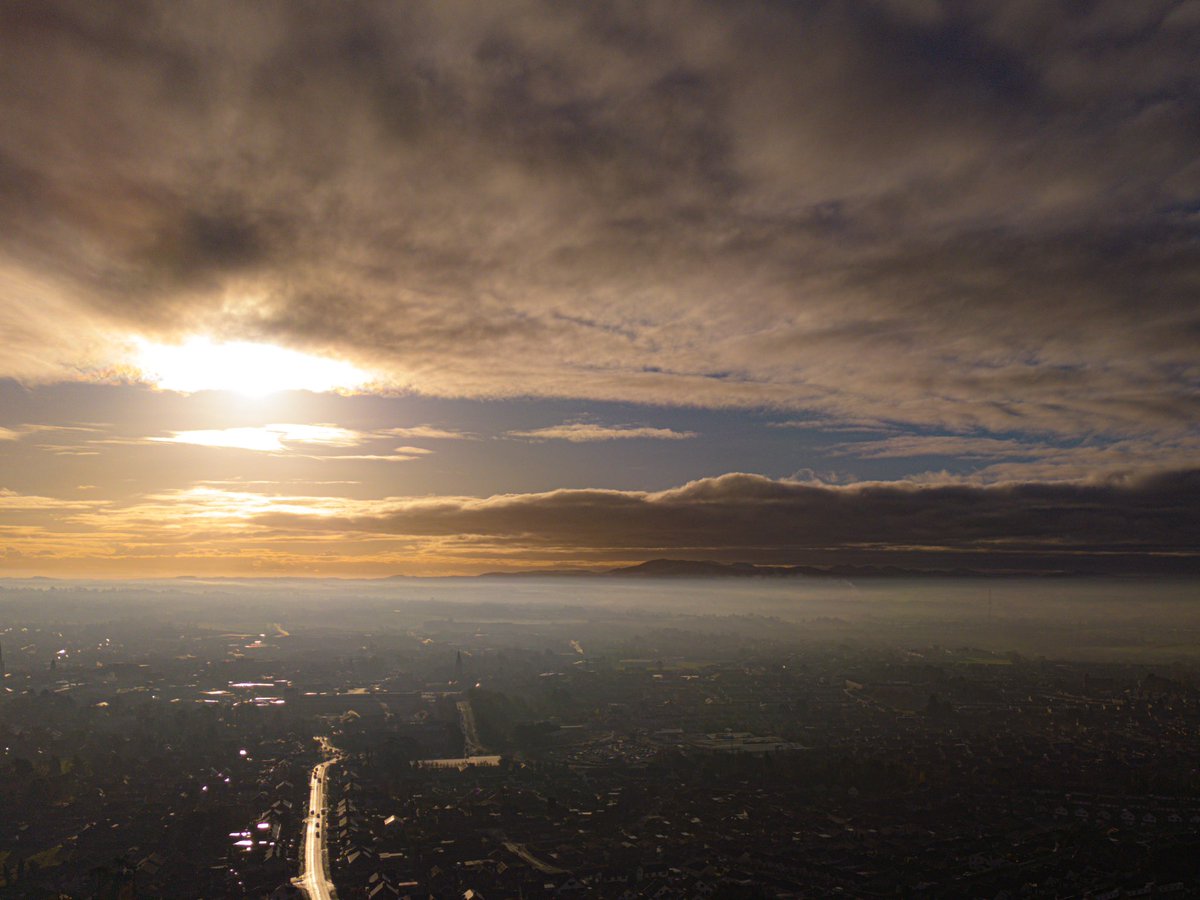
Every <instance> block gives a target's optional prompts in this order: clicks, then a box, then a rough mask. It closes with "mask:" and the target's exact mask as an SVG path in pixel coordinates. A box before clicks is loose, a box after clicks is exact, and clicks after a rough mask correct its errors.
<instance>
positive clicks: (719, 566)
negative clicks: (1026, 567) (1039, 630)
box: [479, 559, 1073, 579]
mask: <svg viewBox="0 0 1200 900" xmlns="http://www.w3.org/2000/svg"><path fill="white" fill-rule="evenodd" d="M1068 574H1073V573H1064V572H1053V573H1045V572H1040V573H1039V572H984V571H979V570H976V569H906V568H902V567H900V566H846V565H842V566H756V565H754V564H752V563H744V562H739V563H723V562H715V561H713V560H703V559H652V560H648V561H647V562H644V563H638V564H636V565H632V566H622V567H620V568H616V569H608V570H607V571H602V572H597V571H589V570H578V569H576V570H570V569H540V570H534V571H528V572H488V573H486V574H484V575H481V576H479V577H480V578H580V577H584V578H840V579H845V578H1002V577H1024V578H1029V577H1062V576H1064V575H1068Z"/></svg>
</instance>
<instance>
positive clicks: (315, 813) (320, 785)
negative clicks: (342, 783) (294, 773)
mask: <svg viewBox="0 0 1200 900" xmlns="http://www.w3.org/2000/svg"><path fill="white" fill-rule="evenodd" d="M316 740H317V741H318V742H319V743H320V744H321V750H322V752H323V753H325V754H326V759H325V760H324V761H322V762H319V763H317V764H316V765H315V766H313V770H312V775H311V776H310V778H309V782H308V816H307V817H306V818H305V820H304V860H303V865H304V869H303V870H302V871H301V872H300V877H299V878H295V879H293V880H292V884H294V885H296V887H298V888H300V889H301V890H302V891H304V893H305V894H307V895H308V898H309V900H336V898H337V891H335V890H334V887H333V882H331V881H330V880H329V856H328V854H327V853H326V847H325V831H326V828H325V827H324V826H325V824H326V822H327V820H328V818H329V817H328V816H327V815H326V812H325V782H326V780H327V779H326V773H327V772H328V771H329V767H330V766H332V765H333V764H334V763H336V762H337V761H338V760H340V759H341V758H342V757H341V756H340V755H339V754H338V752H337V750H336V749H335V748H334V747H333V745H331V744H330V743H329V741H328V740H326V739H325V738H322V737H319V738H317V739H316Z"/></svg>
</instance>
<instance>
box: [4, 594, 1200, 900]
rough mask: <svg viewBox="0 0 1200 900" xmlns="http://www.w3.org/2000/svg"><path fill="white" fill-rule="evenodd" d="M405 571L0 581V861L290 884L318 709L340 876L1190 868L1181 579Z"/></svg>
mask: <svg viewBox="0 0 1200 900" xmlns="http://www.w3.org/2000/svg"><path fill="white" fill-rule="evenodd" d="M431 590H432V589H427V587H426V586H425V585H421V586H419V587H418V588H413V587H411V586H409V587H396V586H394V585H393V586H377V587H374V588H372V589H371V591H367V592H363V593H361V594H359V595H352V591H351V589H350V588H347V587H345V586H336V585H321V586H319V587H312V586H309V587H296V586H280V585H274V586H267V587H264V586H262V585H258V586H253V585H251V586H246V585H218V586H211V585H209V586H203V587H202V586H191V587H187V588H178V587H173V586H156V587H153V588H152V589H151V588H146V587H141V588H137V589H133V588H129V589H126V590H124V591H112V590H106V591H98V590H96V589H95V587H94V586H93V587H90V588H86V589H85V588H83V587H81V586H64V585H58V586H54V587H53V588H52V589H50V588H47V587H46V586H39V587H37V588H36V589H35V588H33V587H31V586H29V585H14V584H9V585H7V586H5V587H4V589H3V591H0V648H2V649H3V653H4V667H5V669H6V677H5V678H4V693H3V694H2V695H0V810H3V815H0V896H12V897H63V896H66V897H79V898H82V897H119V896H133V897H262V896H289V895H292V894H293V893H294V889H293V888H291V887H290V884H289V882H290V879H291V878H293V877H294V876H296V875H297V874H298V873H299V871H300V859H299V854H300V845H301V836H302V828H303V824H304V818H305V816H306V814H307V812H308V810H307V809H306V808H305V807H306V804H307V798H308V773H309V770H310V769H311V767H312V766H313V765H314V764H315V763H316V762H318V761H319V760H320V758H321V754H320V753H319V747H318V744H317V743H316V742H315V741H314V736H316V735H324V736H328V737H329V739H330V740H331V742H332V743H333V745H335V746H336V747H337V748H339V750H340V751H341V752H342V753H343V754H344V758H343V759H342V760H341V761H339V762H338V763H337V764H335V765H334V766H332V767H331V768H330V770H329V779H330V780H329V794H330V798H331V800H330V805H329V810H328V813H327V818H326V820H325V825H324V828H325V831H326V834H325V835H324V838H325V840H326V841H327V845H328V850H329V858H330V861H331V864H332V871H333V877H334V881H335V884H336V886H337V889H338V895H339V897H341V898H343V900H346V898H353V897H374V898H379V897H383V898H389V897H403V896H408V897H413V898H416V897H422V898H424V897H429V896H434V897H439V898H440V897H447V898H451V897H463V896H466V897H487V898H495V897H519V896H525V897H541V896H559V895H564V896H579V897H689V898H690V897H729V898H740V897H747V898H751V897H753V898H758V897H827V896H846V897H987V898H995V897H1005V896H1007V897H1063V898H1065V897H1123V896H1178V897H1184V896H1196V895H1197V894H1198V893H1200V852H1198V851H1200V769H1197V762H1196V752H1195V751H1196V747H1197V746H1198V741H1197V738H1198V736H1200V687H1198V686H1200V668H1198V664H1197V662H1196V660H1195V659H1194V656H1193V654H1194V648H1195V646H1196V642H1195V637H1196V630H1195V622H1194V620H1193V619H1192V618H1191V616H1192V615H1193V614H1191V613H1190V612H1185V611H1182V610H1184V608H1183V607H1179V609H1180V610H1181V611H1180V612H1179V614H1178V615H1175V616H1168V615H1167V613H1168V612H1169V611H1170V610H1171V609H1172V608H1173V607H1172V604H1178V603H1181V602H1184V601H1183V599H1181V598H1184V597H1185V596H1186V595H1188V594H1189V591H1190V586H1187V585H1179V584H1175V585H1171V586H1169V589H1165V590H1159V589H1157V588H1156V589H1153V590H1151V589H1150V588H1148V587H1146V586H1144V585H1143V586H1135V587H1134V588H1132V589H1131V590H1132V591H1133V593H1131V594H1130V596H1129V599H1127V600H1125V601H1123V602H1122V605H1114V604H1116V603H1117V598H1114V597H1109V598H1107V599H1106V600H1105V601H1104V603H1102V604H1099V605H1098V606H1096V607H1088V606H1086V605H1083V606H1081V605H1080V603H1079V598H1077V597H1073V596H1066V595H1059V596H1058V597H1057V599H1054V598H1052V597H1046V598H1036V597H1033V596H1032V595H1030V594H1028V593H1024V594H1023V593H1021V592H1022V591H1023V590H1026V591H1027V590H1032V588H1030V589H1025V588H1022V587H1020V586H1016V585H1014V586H1010V587H1007V588H1005V589H1004V590H1002V591H997V592H996V593H997V596H996V597H994V598H993V597H991V596H987V595H985V602H982V603H980V602H978V600H979V593H980V591H979V589H977V588H963V592H962V593H959V594H953V595H950V594H946V595H945V596H942V597H941V598H940V599H939V600H938V602H936V603H934V602H932V601H930V602H928V603H925V602H922V601H920V600H914V599H913V598H914V597H917V598H919V597H921V596H922V594H921V590H920V588H919V587H914V586H912V585H909V586H906V587H903V588H900V587H896V588H894V589H891V588H888V587H886V586H881V587H879V588H877V589H876V591H877V593H876V594H872V595H871V596H870V597H864V596H862V595H861V593H859V592H857V591H856V590H850V589H847V591H848V592H847V594H846V595H845V596H834V595H833V594H831V593H828V589H826V588H821V589H819V590H821V591H826V592H827V594H822V595H820V596H808V595H796V594H794V593H788V591H790V590H791V589H790V588H786V589H785V588H779V589H776V588H772V589H771V590H772V593H770V594H769V595H764V596H762V597H760V598H759V599H758V600H757V601H755V600H753V599H747V596H746V595H738V596H736V597H731V596H729V595H726V596H725V597H724V599H723V600H722V599H721V598H720V597H718V596H717V594H715V593H714V592H720V591H722V590H727V589H725V588H717V587H713V586H711V585H699V584H697V585H694V586H690V587H689V586H674V587H672V588H670V589H669V590H666V589H663V602H662V603H661V604H659V605H657V606H655V605H653V604H648V603H647V602H646V599H645V596H643V595H639V596H637V597H636V598H632V597H631V598H630V600H629V602H627V603H622V602H621V599H620V598H621V596H622V594H621V592H622V591H628V590H629V589H628V588H626V587H621V586H616V587H609V588H605V592H604V593H603V594H595V595H593V594H589V593H587V590H588V589H586V588H583V587H576V586H573V585H570V584H568V583H565V582H563V583H555V584H553V585H539V586H537V587H536V589H535V588H530V591H531V592H532V593H522V590H521V588H520V586H515V587H513V586H509V585H507V584H506V585H503V586H497V585H491V586H490V587H488V588H486V591H488V592H489V593H486V594H480V593H479V591H481V590H483V589H482V588H474V587H473V588H472V593H470V594H469V595H455V596H453V597H451V596H429V594H430V592H431ZM888 590H894V592H895V593H894V596H895V597H897V598H907V599H904V600H903V602H901V600H895V601H893V602H892V603H891V604H890V605H889V603H888V602H887V601H886V600H885V599H883V598H884V597H885V595H886V592H887V591H888ZM943 590H944V589H943ZM984 590H986V589H984ZM689 591H691V592H692V593H691V594H689ZM1155 591H1157V593H1156V592H1155ZM1181 591H1182V593H1181ZM1139 592H1140V593H1139ZM1068 593H1069V592H1068ZM689 596H690V597H691V598H692V600H691V602H689V601H688V598H689ZM1139 596H1140V597H1141V598H1142V603H1141V605H1140V606H1139V605H1137V600H1138V597H1139ZM722 603H725V604H726V605H725V606H722V605H721V604H722ZM1039 610H1040V612H1039ZM1088 610H1091V612H1090V613H1089V612H1088ZM1097 610H1098V611H1099V612H1097ZM1055 647H1058V648H1060V650H1061V652H1059V653H1054V652H1053V650H1054V648H1055Z"/></svg>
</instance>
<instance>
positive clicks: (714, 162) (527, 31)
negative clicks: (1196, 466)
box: [0, 0, 1200, 435]
mask: <svg viewBox="0 0 1200 900" xmlns="http://www.w3.org/2000/svg"><path fill="white" fill-rule="evenodd" d="M0 33H2V34H3V38H0V40H2V41H3V45H4V53H3V54H0V116H2V117H3V121H4V123H5V127H4V129H3V132H2V133H0V185H2V186H4V188H5V189H4V190H3V191H0V198H2V199H0V234H3V235H4V237H3V238H0V289H2V290H3V291H4V294H5V300H6V306H7V307H8V309H9V312H6V313H0V329H2V330H3V333H4V334H5V335H6V343H12V344H14V345H15V344H17V343H20V344H21V345H22V346H23V347H25V348H26V349H24V350H22V352H20V353H14V354H12V355H10V356H9V357H8V358H7V359H6V370H5V372H4V374H9V375H14V376H18V377H23V378H30V379H54V378H62V377H76V376H77V374H78V372H79V370H80V367H83V368H84V369H96V368H104V366H106V365H108V364H111V363H112V361H113V360H112V358H111V357H112V354H113V353H114V352H115V347H116V346H117V345H116V344H115V343H114V340H116V338H114V335H117V336H119V335H120V334H121V333H122V332H138V333H149V334H158V335H167V336H169V335H172V334H177V333H180V332H195V331H207V332H212V333H215V334H218V335H223V336H227V337H243V338H249V339H258V340H270V341H276V342H280V343H284V344H290V345H296V346H301V347H304V348H308V349H315V350H323V351H328V352H335V353H339V354H343V355H346V356H349V357H351V358H353V359H355V360H356V361H359V362H361V363H365V364H369V365H372V366H375V367H377V368H379V369H380V370H383V371H385V372H388V373H389V374H390V376H391V378H392V379H393V381H394V383H395V385H396V386H398V387H401V388H408V389H414V390H417V391H422V392H426V393H429V394H435V395H445V396H487V397H493V396H512V395H558V396H564V395H565V396H575V397H582V398H594V399H613V400H627V401H636V402H652V403H671V404H695V405H702V406H759V405H770V406H779V407H789V408H794V409H801V408H804V409H810V410H812V411H814V412H815V413H819V414H821V415H834V416H841V417H846V418H853V419H862V418H867V419H886V420H888V421H898V422H909V423H919V424H926V425H939V426H944V427H948V428H953V429H985V430H1023V431H1038V432H1058V433H1060V434H1072V435H1079V434H1092V433H1108V434H1130V433H1144V432H1147V431H1152V432H1155V433H1162V434H1167V435H1178V434H1179V433H1181V432H1186V431H1188V430H1189V429H1191V428H1192V427H1193V423H1194V422H1195V421H1196V420H1197V416H1198V414H1200V407H1198V403H1200V401H1198V400H1197V397H1198V396H1200V370H1198V368H1197V364H1196V353H1195V343H1196V336H1197V334H1198V333H1200V307H1198V305H1197V304H1198V301H1197V298H1198V297H1200V262H1198V257H1200V254H1197V252H1196V247H1197V239H1198V237H1200V215H1198V213H1197V210H1198V209H1200V206H1198V204H1200V163H1198V162H1197V158H1196V153H1195V150H1196V147H1197V146H1200V74H1198V72H1197V68H1196V65H1195V48H1196V46H1197V42H1198V41H1200V16H1198V15H1197V14H1196V11H1195V4H1194V3H1184V2H1145V3H1137V4H1129V3H1125V2H1120V0H1113V2H1104V3H1089V4H1049V5H1048V4H1031V3H1025V2H1018V0H1013V2H1008V3H998V4H978V5H977V4H950V3H946V4H943V3H938V2H934V0H930V2H916V0H914V2H894V3H884V2H875V3H871V2H863V3H854V4H844V3H822V2H817V3H805V4H790V3H770V2H750V3H738V4H720V3H690V4H634V3H628V4H626V3H613V4H603V5H576V4H542V3H537V2H524V3H516V4H507V3H506V4H495V5H493V4H479V3H475V2H469V3H467V2H464V3H453V2H438V3H405V4H371V3H343V4H339V5H338V6H337V14H336V15H334V14H329V11H328V10H325V9H323V8H321V7H314V6H312V5H309V4H304V3H256V4H234V3H229V4H218V5H215V6H214V5H211V4H209V5H189V4H154V3H145V4H142V3H128V4H121V5H120V7H119V8H105V7H93V6H89V5H86V4H78V3H54V2H43V3H36V4H29V3H16V2H12V3H4V4H3V5H0ZM64 323H66V325H67V327H66V328H65V329H64ZM714 375H719V376H720V377H714Z"/></svg>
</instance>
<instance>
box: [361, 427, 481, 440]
mask: <svg viewBox="0 0 1200 900" xmlns="http://www.w3.org/2000/svg"><path fill="white" fill-rule="evenodd" d="M379 433H380V434H387V435H391V436H392V437H398V438H408V439H413V438H426V439H430V440H439V441H464V440H474V439H475V435H473V434H471V433H470V432H467V431H456V430H454V429H451V428H440V427H438V426H436V425H411V426H408V427H405V428H383V429H380V431H379Z"/></svg>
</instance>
